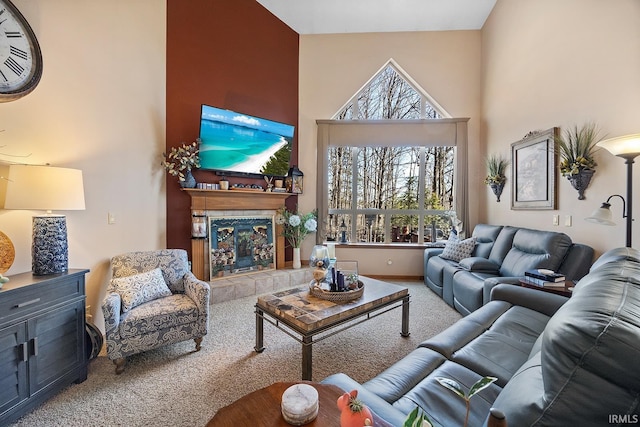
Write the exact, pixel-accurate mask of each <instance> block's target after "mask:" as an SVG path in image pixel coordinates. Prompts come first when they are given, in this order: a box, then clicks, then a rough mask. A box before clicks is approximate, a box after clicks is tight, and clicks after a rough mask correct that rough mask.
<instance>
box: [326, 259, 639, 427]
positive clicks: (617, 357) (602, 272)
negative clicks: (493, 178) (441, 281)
mask: <svg viewBox="0 0 640 427" xmlns="http://www.w3.org/2000/svg"><path fill="white" fill-rule="evenodd" d="M639 357H640V251H638V250H635V249H631V248H619V249H614V250H611V251H609V252H607V253H605V254H604V255H602V256H601V257H600V258H599V259H598V260H597V261H596V263H594V264H593V266H592V268H591V271H590V272H589V274H588V275H586V276H585V277H584V278H583V279H582V280H580V281H579V282H578V284H577V285H576V287H575V290H574V292H573V295H572V297H571V298H569V299H567V298H565V297H562V296H560V295H555V294H552V293H547V292H543V291H540V290H535V289H528V288H524V287H520V286H513V285H506V284H500V285H497V286H496V287H495V288H494V289H493V290H492V293H491V301H490V302H489V303H487V304H486V305H484V306H483V307H481V308H479V309H478V310H476V311H474V312H473V313H471V314H469V315H468V316H466V317H464V318H462V319H461V320H459V321H458V322H456V323H455V324H454V325H452V326H451V327H449V328H447V329H446V330H444V331H443V332H441V333H440V334H438V335H436V336H434V337H432V338H429V339H427V340H426V341H424V342H422V343H421V344H420V345H419V346H418V348H417V349H415V350H414V351H412V352H411V353H409V354H408V355H407V356H406V357H404V358H403V359H401V360H400V361H398V362H396V363H395V364H394V365H392V366H391V367H389V368H388V369H386V370H385V371H384V372H382V373H380V374H379V375H377V376H376V377H374V378H373V379H371V380H369V381H367V382H366V383H364V384H362V385H361V384H358V383H357V382H356V381H354V380H352V379H351V378H350V377H348V376H346V375H345V374H334V375H332V376H330V377H328V378H326V379H325V380H324V381H323V382H324V383H330V384H335V385H337V386H339V387H340V388H342V389H343V390H353V389H357V390H358V397H359V398H361V399H362V400H363V402H364V403H365V404H366V405H368V406H369V407H370V408H371V409H372V410H373V411H374V412H375V413H376V414H378V415H379V416H381V417H382V418H384V419H385V420H386V421H388V422H389V423H391V424H392V425H394V426H401V425H402V424H403V421H404V420H405V418H406V416H407V415H408V414H409V413H410V412H411V411H412V410H413V409H414V408H415V407H416V406H420V407H421V408H422V410H424V411H425V412H426V413H427V414H428V416H429V417H430V418H431V420H432V421H433V422H434V425H436V426H453V425H462V423H463V420H464V416H465V405H464V402H463V400H462V399H460V398H459V397H457V396H455V395H454V394H453V393H452V392H451V391H449V390H448V389H445V388H444V387H443V386H441V385H440V384H439V383H438V382H437V380H436V377H446V378H451V379H454V380H455V381H457V382H458V383H460V384H461V385H462V387H463V388H465V389H466V390H468V389H469V387H470V386H471V385H473V384H474V383H475V382H476V381H477V380H479V379H480V378H481V377H483V376H495V377H497V378H498V380H497V381H496V382H494V383H493V384H491V385H490V386H489V387H488V388H486V389H485V390H483V391H481V392H480V393H478V394H477V395H475V396H474V397H473V398H472V399H471V405H470V408H471V412H470V415H469V424H468V425H469V426H481V425H485V424H486V422H487V417H488V414H489V410H490V408H491V407H494V408H497V409H499V410H501V411H502V412H504V414H505V415H506V419H507V422H508V425H509V426H510V427H519V426H533V425H545V426H582V427H585V426H603V425H610V424H620V423H637V422H640V397H639V396H640V371H639V370H638V369H637V366H636V363H637V360H638V358H639Z"/></svg>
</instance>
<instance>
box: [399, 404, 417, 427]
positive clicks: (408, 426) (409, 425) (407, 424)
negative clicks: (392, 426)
mask: <svg viewBox="0 0 640 427" xmlns="http://www.w3.org/2000/svg"><path fill="white" fill-rule="evenodd" d="M419 411H420V409H419V408H418V407H417V406H416V408H415V409H414V410H413V411H411V413H410V414H409V415H408V416H407V419H406V420H405V421H404V424H403V427H414V426H415V423H416V420H417V419H418V412H419Z"/></svg>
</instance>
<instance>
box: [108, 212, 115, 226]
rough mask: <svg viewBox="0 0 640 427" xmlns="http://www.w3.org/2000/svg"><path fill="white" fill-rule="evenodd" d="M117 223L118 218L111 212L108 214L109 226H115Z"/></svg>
mask: <svg viewBox="0 0 640 427" xmlns="http://www.w3.org/2000/svg"><path fill="white" fill-rule="evenodd" d="M115 223H116V216H115V215H114V214H112V213H111V212H109V213H108V214H107V224H115Z"/></svg>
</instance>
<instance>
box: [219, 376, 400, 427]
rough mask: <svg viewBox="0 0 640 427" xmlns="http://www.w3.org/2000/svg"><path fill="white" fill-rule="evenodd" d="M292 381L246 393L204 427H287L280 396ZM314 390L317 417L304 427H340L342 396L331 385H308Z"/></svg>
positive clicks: (380, 426)
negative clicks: (339, 405)
mask: <svg viewBox="0 0 640 427" xmlns="http://www.w3.org/2000/svg"><path fill="white" fill-rule="evenodd" d="M294 384H297V383H293V382H283V383H275V384H272V385H270V386H269V387H265V388H262V389H260V390H257V391H254V392H253V393H249V394H247V395H246V396H244V397H242V398H240V399H238V400H236V401H235V402H233V403H232V404H230V405H229V406H225V407H224V408H221V409H220V410H219V411H218V412H217V413H216V414H215V415H214V417H213V418H212V419H211V420H210V421H209V423H208V424H207V427H238V426H252V427H285V426H287V427H291V424H288V423H287V422H286V421H285V420H284V418H283V417H282V412H281V409H280V403H281V401H282V393H284V391H285V390H286V389H287V388H289V387H290V386H292V385H294ZM307 384H311V385H312V386H313V387H315V389H316V390H318V417H317V418H316V419H315V420H313V421H312V422H310V423H307V424H305V427H313V426H318V427H340V410H339V409H338V405H337V403H336V402H337V400H338V397H340V396H342V394H343V393H344V391H343V390H341V389H340V388H339V387H336V386H334V385H333V384H320V383H311V382H307ZM372 415H373V424H374V426H376V427H391V424H388V423H387V422H385V421H384V420H383V419H381V418H380V417H378V416H377V415H376V414H372Z"/></svg>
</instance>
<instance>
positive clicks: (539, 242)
mask: <svg viewBox="0 0 640 427" xmlns="http://www.w3.org/2000/svg"><path fill="white" fill-rule="evenodd" d="M570 247H571V238H570V237H569V236H567V235H566V234H564V233H554V232H551V231H540V230H530V229H527V228H521V229H519V230H518V231H517V232H516V234H515V236H514V237H513V245H512V247H511V249H509V252H507V255H506V256H505V257H504V260H502V265H501V267H500V275H501V276H504V277H517V276H524V272H525V271H526V270H530V269H533V268H546V269H549V270H553V271H556V270H558V267H560V264H562V261H563V259H564V258H565V256H566V254H567V251H568V250H569V248H570Z"/></svg>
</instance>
